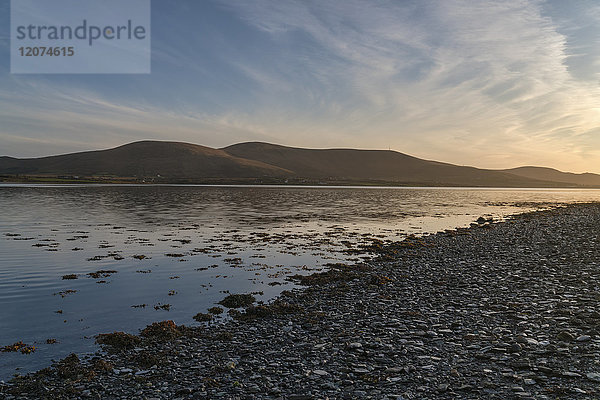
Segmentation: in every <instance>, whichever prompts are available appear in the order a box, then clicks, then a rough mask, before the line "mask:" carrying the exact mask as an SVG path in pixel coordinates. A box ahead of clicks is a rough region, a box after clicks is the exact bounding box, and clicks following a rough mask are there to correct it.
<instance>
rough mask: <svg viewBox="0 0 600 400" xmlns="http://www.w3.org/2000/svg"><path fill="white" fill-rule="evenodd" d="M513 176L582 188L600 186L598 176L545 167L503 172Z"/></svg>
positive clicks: (514, 169)
mask: <svg viewBox="0 0 600 400" xmlns="http://www.w3.org/2000/svg"><path fill="white" fill-rule="evenodd" d="M502 172H507V173H510V174H513V175H518V176H522V177H524V178H530V179H540V180H547V181H554V182H564V183H569V184H574V185H581V186H600V175H598V174H590V173H585V174H573V173H570V172H561V171H559V170H556V169H554V168H544V167H518V168H511V169H505V170H502Z"/></svg>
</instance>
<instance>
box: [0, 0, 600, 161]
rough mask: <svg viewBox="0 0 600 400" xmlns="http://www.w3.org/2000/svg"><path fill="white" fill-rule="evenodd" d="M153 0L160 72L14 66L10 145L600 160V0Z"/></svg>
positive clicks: (1, 108)
mask: <svg viewBox="0 0 600 400" xmlns="http://www.w3.org/2000/svg"><path fill="white" fill-rule="evenodd" d="M153 4H154V7H155V10H154V13H153V15H154V16H155V21H153V25H154V27H153V43H154V48H153V52H154V55H155V57H154V61H153V62H154V64H153V74H152V76H150V77H147V78H143V79H142V78H140V79H134V78H131V80H130V81H124V80H122V79H121V80H119V79H117V78H113V79H115V80H114V81H110V80H108V79H100V78H98V79H96V78H92V77H90V78H89V82H93V83H94V84H92V83H88V81H84V79H83V78H82V79H79V80H75V82H77V83H76V84H75V83H72V82H70V81H69V80H67V79H58V80H49V79H41V78H40V79H35V78H31V77H30V78H27V79H25V78H14V77H12V78H5V79H3V80H2V82H0V85H1V86H2V87H3V91H2V92H0V121H1V122H2V128H0V146H2V144H1V143H2V140H5V141H8V140H9V139H7V138H9V137H10V138H11V139H10V140H11V143H14V141H15V140H18V139H17V138H18V137H20V136H22V137H23V138H24V139H23V140H24V141H26V140H29V139H36V138H38V139H39V138H53V137H56V138H59V139H61V140H63V142H61V143H65V145H64V148H65V149H66V150H71V149H75V148H77V149H79V148H83V147H85V146H87V148H89V147H90V146H94V147H107V146H109V145H117V144H122V143H123V142H126V141H130V140H136V139H142V138H157V139H170V140H186V141H191V142H196V143H201V144H206V145H213V146H223V145H226V144H229V143H232V142H236V141H245V140H267V141H272V142H277V143H282V144H288V145H297V146H310V147H351V146H352V147H360V148H387V147H388V146H389V147H392V148H394V149H396V150H399V151H403V152H407V153H409V154H413V155H416V156H420V157H424V158H429V159H438V160H442V161H447V162H453V163H458V164H470V165H477V166H481V167H491V168H502V167H512V166H517V165H531V164H539V165H548V166H555V167H559V168H562V169H565V170H572V171H584V170H590V171H595V172H600V161H598V160H600V157H598V156H600V147H599V146H598V139H596V137H597V133H598V128H597V127H598V126H600V112H598V104H600V102H599V100H600V93H599V85H598V79H597V78H598V75H597V74H598V65H600V62H598V60H599V56H598V54H600V53H598V52H597V51H596V50H597V47H594V46H592V45H591V43H595V42H594V40H592V38H594V37H596V36H594V35H595V34H596V33H598V32H600V31H593V29H595V28H594V24H592V23H591V22H589V21H590V18H600V17H599V16H600V12H599V11H598V10H599V9H600V8H598V7H597V6H594V4H593V3H589V4H586V6H585V7H579V8H578V10H575V11H569V12H565V9H566V8H568V7H566V6H564V5H562V4H563V3H562V2H560V1H552V2H546V1H525V0H514V1H502V2H472V1H466V0H444V1H428V0H424V1H418V2H399V1H392V0H380V1H377V2H364V1H359V0H346V1H344V2H337V1H309V0H302V1H301V0H297V1H295V0H287V1H282V0H256V1H252V2H248V1H243V0H222V1H218V2H215V3H212V2H207V3H202V4H201V5H198V4H195V3H194V4H192V3H182V5H179V6H178V7H175V8H173V7H172V5H170V3H169V4H168V7H166V5H167V4H166V3H165V4H163V3H161V2H155V3H153ZM214 4H218V7H216V9H215V10H200V9H198V8H199V7H200V8H201V7H204V8H206V7H209V6H210V5H214ZM163 6H165V7H166V8H165V10H164V12H158V13H157V12H156V11H157V10H156V7H159V8H160V7H163ZM565 7H566V8H565ZM209 11H210V13H209ZM203 14H207V17H206V18H205V19H203V20H202V23H201V24H200V23H198V22H197V21H196V17H197V16H199V15H203ZM191 16H194V18H192V17H191ZM209 17H210V18H209ZM178 19H179V21H180V22H179V23H178V24H175V25H174V24H173V22H174V21H178ZM211 21H213V22H211ZM586 21H587V22H586ZM583 22H586V23H585V24H583V25H585V26H586V27H587V28H586V29H588V30H583V31H582V29H581V26H579V25H578V24H579V23H583ZM211 24H214V25H211ZM583 25H582V26H583ZM166 26H171V27H173V29H164V27H166ZM161 27H163V28H162V29H161ZM590 29H592V30H590ZM186 32H188V33H190V34H189V35H187V36H189V37H186V40H185V41H183V39H182V38H183V37H184V36H185V33H186ZM596 42H597V40H596ZM68 143H70V145H69V144H68ZM69 146H70V147H69ZM17 147H18V146H16V147H14V148H17ZM23 148H24V147H23ZM32 148H33V147H32ZM43 149H44V148H43V147H37V150H35V151H37V152H38V153H43ZM32 151H33V150H32Z"/></svg>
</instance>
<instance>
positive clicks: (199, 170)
mask: <svg viewBox="0 0 600 400" xmlns="http://www.w3.org/2000/svg"><path fill="white" fill-rule="evenodd" d="M0 173H4V174H30V175H36V174H45V175H82V176H91V175H113V176H120V177H130V176H139V177H147V176H157V175H161V176H162V177H164V178H171V179H199V178H244V177H262V176H288V175H290V172H289V171H285V170H283V169H281V168H278V167H274V166H272V165H267V164H265V163H262V162H260V161H255V160H246V159H241V158H239V157H235V156H233V155H230V154H227V153H225V152H224V151H222V150H217V149H212V148H210V147H204V146H199V145H194V144H188V143H178V142H158V141H142V142H135V143H130V144H126V145H124V146H120V147H116V148H114V149H109V150H99V151H87V152H82V153H73V154H65V155H60V156H51V157H42V158H31V159H16V158H10V157H4V158H0Z"/></svg>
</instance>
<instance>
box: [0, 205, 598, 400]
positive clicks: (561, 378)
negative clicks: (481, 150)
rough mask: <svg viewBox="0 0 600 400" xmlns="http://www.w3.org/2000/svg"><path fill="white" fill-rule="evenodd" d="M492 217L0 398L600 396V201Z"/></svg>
mask: <svg viewBox="0 0 600 400" xmlns="http://www.w3.org/2000/svg"><path fill="white" fill-rule="evenodd" d="M481 222H482V223H480V224H477V225H474V226H473V227H472V228H469V229H458V230H454V231H448V232H445V233H439V234H436V235H430V236H426V237H424V238H409V239H407V240H406V241H404V242H399V243H396V244H393V245H383V244H381V243H377V242H374V243H373V245H372V246H371V247H370V248H368V249H363V250H362V251H365V252H366V251H371V252H374V253H373V255H374V257H373V259H372V261H369V262H366V263H365V264H361V265H355V266H346V265H334V266H332V268H331V270H330V271H328V272H324V273H320V274H315V275H312V276H310V277H308V278H307V277H304V278H302V277H298V279H299V280H300V282H301V283H302V284H304V285H306V288H305V289H302V290H293V291H289V292H284V293H283V294H282V296H281V297H280V298H279V299H278V300H276V301H275V302H274V303H272V304H270V305H267V306H260V305H259V306H250V307H249V308H247V309H246V310H244V309H239V310H240V312H235V311H234V312H233V313H232V314H233V316H234V320H232V321H229V322H226V323H223V324H214V325H211V324H210V322H207V323H206V325H205V326H203V327H193V328H189V327H178V326H175V325H173V324H169V323H163V324H155V325H154V326H152V327H149V328H147V329H146V330H145V331H144V332H142V335H141V336H139V337H137V336H135V337H133V336H128V335H122V336H115V337H109V338H108V339H114V340H104V341H103V342H104V343H105V344H104V346H105V347H106V350H107V353H106V354H100V355H98V356H97V357H93V358H86V359H83V360H79V359H78V358H77V356H74V355H72V356H70V357H68V358H67V359H65V360H63V361H61V362H59V363H57V364H55V365H54V366H53V367H52V368H48V369H46V370H42V371H40V372H38V373H36V374H31V375H28V376H25V377H20V378H16V379H14V380H13V381H11V382H10V383H8V384H0V397H1V398H5V399H21V398H23V399H26V398H27V399H28V398H32V399H33V398H35V399H38V398H48V399H61V398H69V399H71V398H73V399H75V398H82V399H172V398H180V399H263V398H275V399H276V398H282V399H296V400H299V399H313V398H314V399H325V398H329V399H336V398H341V399H353V398H373V399H386V398H387V399H478V398H486V399H511V398H517V399H557V398H560V399H578V398H581V399H584V398H585V399H589V398H600V333H599V331H600V310H599V308H598V306H599V300H600V267H599V264H600V237H599V235H600V205H599V204H582V205H573V206H568V207H566V208H560V209H554V210H549V211H539V212H533V213H528V214H523V215H520V216H516V217H514V218H513V219H512V220H509V221H507V222H503V223H489V222H486V223H483V221H481ZM209 318H210V317H206V319H209ZM0 356H1V355H0Z"/></svg>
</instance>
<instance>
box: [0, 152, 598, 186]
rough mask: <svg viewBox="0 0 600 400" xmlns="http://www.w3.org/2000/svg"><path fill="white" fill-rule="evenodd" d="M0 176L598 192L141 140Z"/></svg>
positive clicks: (531, 170) (491, 175)
mask: <svg viewBox="0 0 600 400" xmlns="http://www.w3.org/2000/svg"><path fill="white" fill-rule="evenodd" d="M0 175H4V176H13V177H14V176H15V175H19V176H21V177H23V176H45V177H61V176H79V177H106V176H110V177H121V178H133V179H135V180H142V179H147V178H151V179H152V181H154V182H163V183H170V182H172V183H176V182H185V183H207V182H210V183H216V182H223V183H225V182H232V181H240V182H252V183H261V182H262V183H265V182H267V183H319V184H323V183H325V184H352V183H355V184H359V183H360V184H394V185H420V186H422V185H432V186H443V185H448V186H488V187H494V186H495V187H577V186H581V185H587V186H600V175H595V174H570V173H564V172H560V171H557V170H553V169H549V168H538V167H522V168H515V169H510V170H487V169H480V168H474V167H467V166H458V165H453V164H447V163H442V162H437V161H428V160H423V159H420V158H416V157H412V156H409V155H406V154H403V153H399V152H396V151H387V150H356V149H303V148H294V147H286V146H280V145H275V144H269V143H260V142H250V143H240V144H235V145H232V146H228V147H224V148H221V149H213V148H210V147H205V146H200V145H195V144H189V143H180V142H162V141H141V142H135V143H130V144H126V145H123V146H119V147H116V148H113V149H108V150H98V151H86V152H80V153H72V154H64V155H58V156H49V157H40V158H28V159H18V158H13V157H0Z"/></svg>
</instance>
